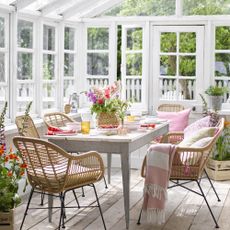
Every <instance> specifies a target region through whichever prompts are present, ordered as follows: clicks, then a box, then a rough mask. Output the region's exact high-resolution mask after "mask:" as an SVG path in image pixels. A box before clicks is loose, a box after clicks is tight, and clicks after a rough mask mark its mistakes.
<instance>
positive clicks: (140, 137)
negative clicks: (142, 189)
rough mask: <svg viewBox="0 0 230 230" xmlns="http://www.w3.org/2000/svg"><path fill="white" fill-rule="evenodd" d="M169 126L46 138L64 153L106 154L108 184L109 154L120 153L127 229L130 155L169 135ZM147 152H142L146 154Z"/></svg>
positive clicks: (165, 123)
mask: <svg viewBox="0 0 230 230" xmlns="http://www.w3.org/2000/svg"><path fill="white" fill-rule="evenodd" d="M168 129H169V124H168V122H164V123H161V124H158V125H156V127H155V128H154V129H146V130H144V131H143V130H142V131H133V132H130V133H128V134H126V135H105V134H104V133H100V132H96V131H95V130H92V131H91V132H90V133H89V134H76V135H69V136H68V135H66V136H58V135H45V137H46V138H48V140H49V141H50V142H52V143H54V144H56V145H58V146H60V147H61V148H63V149H65V150H66V151H67V152H87V151H91V150H94V151H98V152H100V153H107V154H108V155H107V156H108V165H107V166H108V182H109V183H110V168H111V154H120V156H121V157H120V159H121V171H122V183H123V196H124V210H125V221H126V228H127V229H128V228H129V218H130V216H129V207H130V155H131V153H132V152H134V151H135V150H138V149H140V148H141V147H143V146H145V145H147V144H149V143H150V142H151V141H152V140H153V139H154V138H155V137H157V136H161V135H164V134H166V133H167V132H168ZM145 154H146V152H143V155H145ZM49 199H50V200H49V204H50V205H52V196H49ZM51 215H52V210H51V209H49V220H50V221H51Z"/></svg>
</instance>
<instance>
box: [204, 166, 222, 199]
mask: <svg viewBox="0 0 230 230" xmlns="http://www.w3.org/2000/svg"><path fill="white" fill-rule="evenodd" d="M204 172H205V174H206V176H207V178H208V181H209V183H210V185H211V187H212V189H213V191H214V193H215V194H216V197H217V200H218V201H219V202H220V201H221V200H220V198H219V196H218V194H217V192H216V189H215V187H214V185H213V183H212V181H211V180H210V177H209V176H208V173H207V172H206V170H204Z"/></svg>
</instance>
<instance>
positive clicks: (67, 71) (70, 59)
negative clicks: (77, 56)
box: [64, 53, 74, 76]
mask: <svg viewBox="0 0 230 230" xmlns="http://www.w3.org/2000/svg"><path fill="white" fill-rule="evenodd" d="M64 75H65V76H74V54H69V53H65V54H64Z"/></svg>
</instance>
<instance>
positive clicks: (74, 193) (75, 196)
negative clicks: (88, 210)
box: [72, 189, 80, 208]
mask: <svg viewBox="0 0 230 230" xmlns="http://www.w3.org/2000/svg"><path fill="white" fill-rule="evenodd" d="M72 191H73V195H74V198H75V200H76V202H77V206H78V208H80V204H79V201H78V199H77V195H76V192H75V191H74V189H73V190H72Z"/></svg>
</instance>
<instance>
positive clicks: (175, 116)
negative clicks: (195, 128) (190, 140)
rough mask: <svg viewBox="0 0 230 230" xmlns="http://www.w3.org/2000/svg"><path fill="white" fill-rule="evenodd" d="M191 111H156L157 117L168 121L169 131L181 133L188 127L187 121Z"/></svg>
mask: <svg viewBox="0 0 230 230" xmlns="http://www.w3.org/2000/svg"><path fill="white" fill-rule="evenodd" d="M190 112H191V109H185V110H182V111H180V112H163V111H157V116H158V117H159V118H162V119H167V120H168V121H169V131H170V132H171V131H183V130H184V129H185V127H186V126H187V125H188V119H189V114H190Z"/></svg>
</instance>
